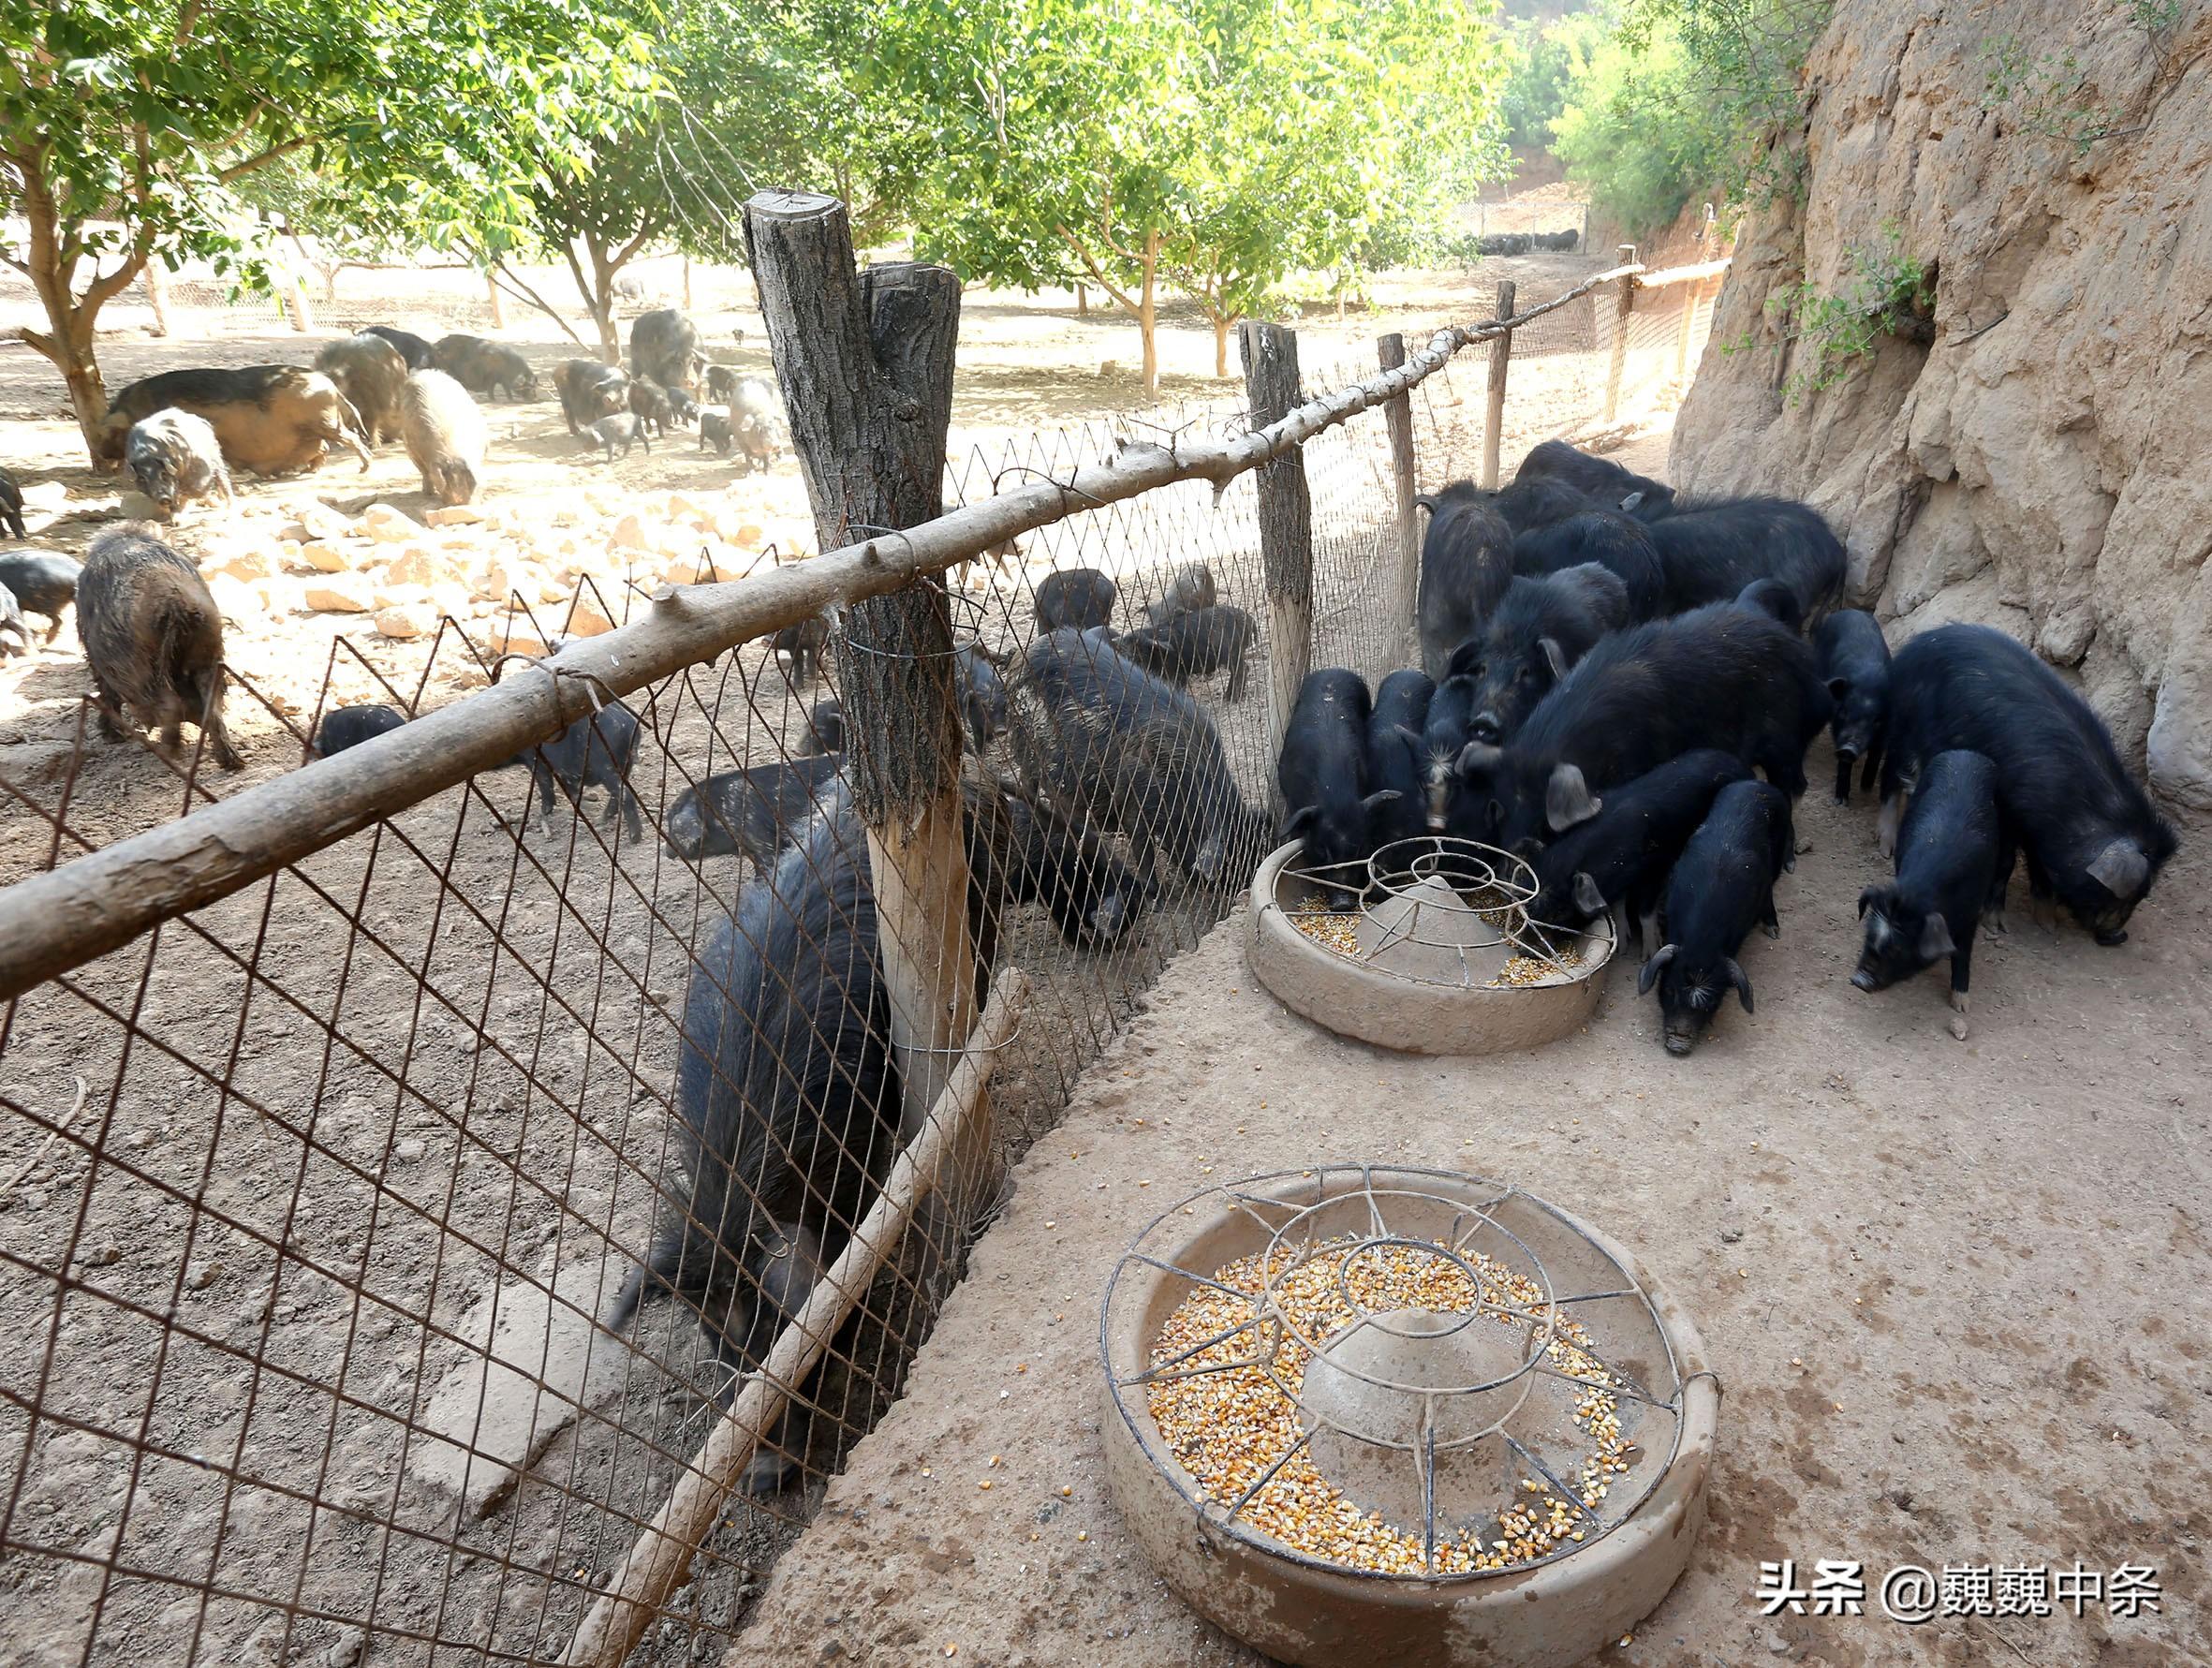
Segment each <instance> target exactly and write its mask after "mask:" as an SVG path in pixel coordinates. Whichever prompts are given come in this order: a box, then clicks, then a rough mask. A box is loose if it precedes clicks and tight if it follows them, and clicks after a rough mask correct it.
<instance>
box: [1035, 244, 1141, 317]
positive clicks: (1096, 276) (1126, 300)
mask: <svg viewBox="0 0 2212 1668" xmlns="http://www.w3.org/2000/svg"><path fill="white" fill-rule="evenodd" d="M1055 229H1056V230H1057V231H1058V232H1059V234H1060V236H1061V237H1062V238H1064V239H1065V240H1066V241H1067V244H1068V246H1069V248H1070V249H1072V250H1074V251H1075V258H1077V259H1078V260H1080V261H1082V262H1083V264H1084V271H1086V272H1087V273H1090V275H1091V282H1092V283H1094V284H1096V285H1097V286H1098V287H1099V288H1100V289H1103V290H1104V291H1105V292H1106V293H1107V294H1108V295H1110V296H1112V297H1113V299H1114V300H1115V301H1116V302H1118V303H1121V305H1122V306H1123V307H1124V308H1126V309H1127V310H1128V314H1129V316H1130V317H1136V315H1137V313H1138V311H1139V309H1138V306H1137V303H1136V298H1135V297H1133V296H1131V295H1130V294H1129V293H1128V291H1126V290H1124V289H1122V288H1119V287H1118V286H1117V285H1115V283H1114V282H1113V279H1111V278H1109V277H1108V276H1107V275H1106V274H1105V273H1102V272H1100V271H1099V263H1098V262H1097V261H1096V260H1094V259H1093V258H1091V252H1090V251H1089V250H1088V249H1086V248H1085V247H1084V245H1083V244H1082V243H1081V242H1080V241H1079V240H1078V239H1077V237H1076V235H1075V234H1074V233H1073V232H1071V231H1069V229H1067V228H1066V227H1065V226H1062V227H1058V228H1055Z"/></svg>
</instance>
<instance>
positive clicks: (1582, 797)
mask: <svg viewBox="0 0 2212 1668" xmlns="http://www.w3.org/2000/svg"><path fill="white" fill-rule="evenodd" d="M1604 808H1605V802H1604V801H1603V800H1601V799H1600V798H1599V797H1598V796H1597V795H1596V794H1594V793H1592V792H1591V791H1590V785H1589V783H1588V782H1586V781H1585V780H1584V779H1583V774H1582V767H1581V766H1579V765H1573V764H1561V765H1556V766H1555V767H1554V768H1553V770H1552V779H1551V780H1550V781H1549V782H1547V783H1545V784H1544V790H1543V814H1544V820H1545V821H1546V822H1548V823H1550V824H1551V829H1552V832H1553V833H1554V834H1565V833H1566V832H1567V831H1568V830H1569V829H1571V828H1572V827H1573V826H1574V825H1575V824H1576V823H1578V822H1587V821H1588V820H1589V819H1591V818H1593V817H1595V816H1596V815H1597V814H1598V813H1599V812H1600V811H1601V810H1603V809H1604Z"/></svg>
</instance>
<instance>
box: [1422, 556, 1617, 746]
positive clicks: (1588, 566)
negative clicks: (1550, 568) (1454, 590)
mask: <svg viewBox="0 0 2212 1668" xmlns="http://www.w3.org/2000/svg"><path fill="white" fill-rule="evenodd" d="M1628 623H1629V593H1628V587H1627V586H1625V585H1623V584H1622V583H1621V582H1620V581H1619V579H1617V578H1616V577H1615V575H1613V574H1612V573H1610V572H1608V571H1607V570H1606V569H1605V568H1600V566H1598V564H1596V563H1595V562H1587V563H1585V564H1584V565H1583V566H1582V567H1580V568H1564V569H1562V570H1561V571H1559V572H1557V573H1551V574H1546V575H1545V576H1544V577H1543V578H1541V579H1519V578H1516V579H1515V580H1514V581H1513V582H1512V584H1510V585H1508V586H1506V589H1505V595H1504V596H1503V597H1501V598H1498V602H1497V607H1496V608H1494V609H1492V610H1491V611H1490V615H1489V617H1488V618H1487V619H1485V620H1484V621H1483V622H1482V635H1480V636H1479V637H1477V638H1475V639H1474V640H1473V641H1472V642H1467V643H1463V644H1462V645H1461V646H1460V648H1459V650H1458V652H1457V653H1455V654H1454V655H1453V657H1452V661H1451V664H1450V665H1449V666H1448V667H1447V668H1446V670H1447V672H1449V673H1450V674H1451V675H1452V676H1453V677H1460V676H1466V677H1471V678H1473V679H1474V680H1475V716H1474V717H1473V719H1472V720H1471V721H1470V722H1469V724H1468V726H1467V731H1468V733H1469V734H1470V735H1472V736H1474V737H1475V738H1476V739H1477V740H1480V741H1485V742H1491V743H1497V742H1502V741H1504V740H1506V739H1507V738H1508V737H1509V736H1511V735H1512V733H1513V732H1514V731H1516V730H1518V729H1520V727H1521V724H1522V722H1523V720H1525V719H1526V717H1527V716H1528V715H1529V714H1530V713H1531V712H1533V711H1534V710H1535V708H1536V703H1537V702H1538V701H1541V700H1542V699H1543V698H1544V697H1545V696H1546V695H1547V694H1549V693H1550V692H1551V691H1552V689H1553V688H1554V686H1556V685H1557V684H1558V682H1559V681H1560V680H1561V679H1562V678H1564V677H1565V676H1566V675H1567V673H1568V671H1569V669H1570V668H1571V667H1572V666H1573V665H1574V664H1575V663H1576V662H1577V661H1579V660H1580V659H1581V658H1582V657H1584V656H1585V655H1586V654H1588V653H1589V652H1590V650H1591V649H1593V648H1595V647H1596V646H1597V643H1598V640H1599V639H1600V638H1601V637H1603V636H1604V635H1605V634H1606V633H1607V632H1608V631H1615V630H1617V629H1619V628H1620V627H1623V626H1625V625H1627V624H1628Z"/></svg>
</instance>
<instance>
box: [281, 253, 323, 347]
mask: <svg viewBox="0 0 2212 1668" xmlns="http://www.w3.org/2000/svg"><path fill="white" fill-rule="evenodd" d="M283 282H284V305H285V306H286V307H287V308H288V309H289V311H290V313H291V316H292V329H294V330H295V331H297V332H300V334H302V335H303V336H305V335H311V334H313V333H314V331H315V310H314V308H313V307H311V306H310V305H309V304H308V302H307V277H306V274H305V273H302V272H301V271H300V270H299V269H298V268H297V267H294V268H293V269H292V270H291V271H289V272H288V273H286V274H285V276H284V281H283Z"/></svg>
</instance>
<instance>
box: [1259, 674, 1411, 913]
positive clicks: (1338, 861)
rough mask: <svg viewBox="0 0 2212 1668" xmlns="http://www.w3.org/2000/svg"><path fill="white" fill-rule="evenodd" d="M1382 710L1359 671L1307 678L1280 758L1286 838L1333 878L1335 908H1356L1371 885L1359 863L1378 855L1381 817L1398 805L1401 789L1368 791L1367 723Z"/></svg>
mask: <svg viewBox="0 0 2212 1668" xmlns="http://www.w3.org/2000/svg"><path fill="white" fill-rule="evenodd" d="M1373 710H1374V707H1373V702H1372V701H1371V700H1370V699H1369V697H1368V694H1367V685H1366V682H1365V680H1364V679H1363V678H1362V677H1361V676H1360V674H1359V673H1358V672H1346V671H1344V670H1342V669H1341V668H1335V667H1333V668H1330V669H1328V670H1326V671H1322V672H1307V673H1306V674H1305V682H1304V683H1303V684H1301V685H1299V686H1298V701H1297V703H1296V704H1295V705H1294V706H1292V707H1291V709H1290V727H1289V728H1288V729H1287V730H1286V731H1284V732H1283V750H1282V755H1281V757H1280V758H1278V759H1277V760H1276V766H1275V775H1276V786H1277V787H1279V788H1280V789H1281V790H1282V793H1283V808H1284V812H1285V815H1284V818H1283V826H1282V830H1281V834H1282V837H1283V838H1284V839H1286V840H1288V839H1293V838H1295V839H1299V840H1303V841H1304V842H1305V863H1306V866H1307V867H1309V868H1314V869H1319V870H1321V871H1323V872H1325V873H1326V874H1327V875H1328V876H1329V879H1328V880H1327V881H1326V882H1324V883H1323V890H1324V891H1326V892H1327V893H1328V894H1329V899H1330V904H1329V907H1330V908H1333V909H1351V908H1357V907H1358V904H1359V892H1360V890H1361V889H1362V886H1363V884H1364V882H1362V881H1360V880H1356V879H1354V878H1352V877H1351V873H1350V870H1349V868H1348V867H1347V866H1345V865H1352V864H1361V863H1364V862H1365V861H1366V858H1367V854H1368V853H1369V852H1371V851H1373V850H1374V849H1375V837H1374V821H1375V813H1376V812H1377V811H1379V810H1380V809H1382V808H1383V807H1384V806H1386V805H1390V804H1395V803H1396V802H1397V798H1398V795H1397V793H1396V792H1395V790H1390V789H1383V790H1379V791H1378V792H1375V793H1369V792H1368V791H1367V719H1368V717H1369V716H1370V715H1371V714H1372V712H1373Z"/></svg>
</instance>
